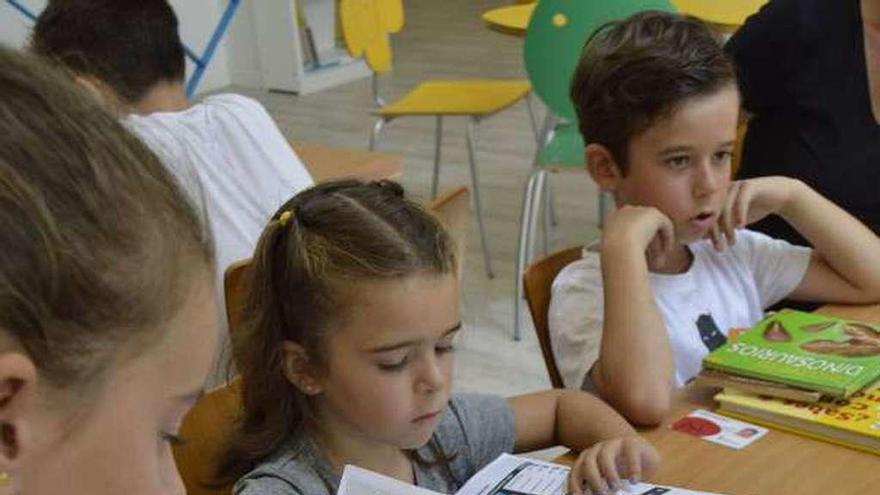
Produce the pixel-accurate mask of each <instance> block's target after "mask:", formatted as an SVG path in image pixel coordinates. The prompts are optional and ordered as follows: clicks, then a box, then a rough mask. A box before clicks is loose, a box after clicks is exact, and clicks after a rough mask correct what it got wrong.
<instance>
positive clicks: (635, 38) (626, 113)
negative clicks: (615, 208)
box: [571, 11, 736, 174]
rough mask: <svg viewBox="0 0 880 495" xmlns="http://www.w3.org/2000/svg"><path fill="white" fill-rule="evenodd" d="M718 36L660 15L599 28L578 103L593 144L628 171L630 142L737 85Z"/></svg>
mask: <svg viewBox="0 0 880 495" xmlns="http://www.w3.org/2000/svg"><path fill="white" fill-rule="evenodd" d="M735 83H736V75H735V72H734V69H733V65H732V63H731V62H730V60H729V59H728V58H727V57H726V56H725V54H724V52H723V51H722V49H721V46H720V44H719V40H718V38H716V36H714V35H713V34H712V33H711V32H710V31H709V30H708V29H707V28H706V26H705V25H704V24H703V23H702V22H700V21H699V20H697V19H696V18H693V17H689V16H683V15H679V14H672V13H666V12H658V11H646V12H640V13H637V14H634V15H632V16H630V17H628V18H626V19H623V20H619V21H613V22H611V23H608V24H606V25H605V26H603V27H601V28H599V29H598V30H597V31H596V32H595V33H594V34H593V35H592V36H591V38H590V39H589V40H588V41H587V43H586V46H585V48H584V52H583V54H582V56H581V59H580V62H579V63H578V66H577V69H576V70H575V74H574V76H573V78H572V82H571V98H572V101H573V102H574V106H575V110H576V111H577V115H578V121H579V126H580V131H581V134H582V135H583V137H584V141H585V143H586V144H587V145H590V144H592V143H597V144H601V145H602V146H604V147H605V148H607V149H608V150H609V151H610V152H611V154H612V156H613V158H614V159H615V161H616V162H617V163H618V165H620V166H621V168H622V170H621V171H622V172H623V173H624V174H626V172H627V168H626V165H627V161H628V149H627V148H628V144H629V142H630V140H631V139H632V138H633V137H634V136H636V135H638V134H640V133H641V132H643V131H645V130H647V129H648V128H649V127H651V126H652V125H653V124H654V123H655V122H656V121H658V120H659V119H661V118H663V117H665V116H668V115H669V114H670V113H672V112H673V111H675V110H676V109H677V107H678V106H679V105H680V104H681V103H683V102H684V101H685V100H687V99H690V98H694V97H699V96H706V95H710V94H713V93H715V92H717V91H719V90H720V89H722V88H725V87H727V86H729V85H732V84H733V85H735Z"/></svg>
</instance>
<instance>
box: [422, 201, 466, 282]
mask: <svg viewBox="0 0 880 495" xmlns="http://www.w3.org/2000/svg"><path fill="white" fill-rule="evenodd" d="M470 198H471V193H470V190H469V189H468V188H467V187H466V186H458V187H455V188H452V189H449V190H447V191H446V192H444V193H442V194H440V195H439V196H437V198H436V199H434V201H431V202H430V203H428V206H427V207H428V210H430V211H431V212H432V213H434V215H436V216H437V218H439V219H440V222H441V223H443V226H444V227H446V230H447V231H448V232H449V235H450V236H452V239H453V241H454V242H455V254H456V258H457V259H458V276H459V280H461V274H462V270H463V269H464V250H465V246H466V245H467V233H468V226H469V225H470Z"/></svg>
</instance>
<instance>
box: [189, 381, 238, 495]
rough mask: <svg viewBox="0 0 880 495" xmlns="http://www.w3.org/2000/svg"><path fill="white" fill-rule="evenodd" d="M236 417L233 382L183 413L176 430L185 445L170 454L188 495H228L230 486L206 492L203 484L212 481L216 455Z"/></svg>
mask: <svg viewBox="0 0 880 495" xmlns="http://www.w3.org/2000/svg"><path fill="white" fill-rule="evenodd" d="M239 414H241V382H239V381H238V380H237V379H236V380H233V381H232V382H230V383H229V384H228V385H224V386H222V387H218V388H215V389H214V390H211V391H210V392H208V393H207V394H205V395H204V396H203V397H202V398H201V399H199V401H198V403H196V405H195V406H194V407H193V408H192V409H191V410H190V411H189V413H187V415H186V417H185V418H184V420H183V424H182V425H181V428H180V436H182V437H183V438H185V439H186V443H185V444H183V445H179V446H176V447H174V448H173V451H174V462H175V463H176V464H177V469H178V470H179V471H180V476H181V478H183V484H184V485H185V486H186V493H187V494H188V495H228V494H231V493H232V485H229V486H225V487H222V488H220V489H210V488H207V487H206V486H205V482H206V481H209V480H211V479H212V477H213V475H214V469H215V466H216V461H217V456H218V455H219V454H220V452H221V451H222V449H223V448H224V447H225V445H226V442H227V440H228V439H229V433H230V432H231V431H232V429H233V425H234V424H235V422H236V419H237V418H238V417H239Z"/></svg>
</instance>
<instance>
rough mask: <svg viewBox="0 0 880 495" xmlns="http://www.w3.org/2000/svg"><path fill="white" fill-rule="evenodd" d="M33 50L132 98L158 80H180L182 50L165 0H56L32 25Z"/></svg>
mask: <svg viewBox="0 0 880 495" xmlns="http://www.w3.org/2000/svg"><path fill="white" fill-rule="evenodd" d="M31 46H32V48H33V50H34V51H35V52H37V53H38V54H40V55H43V56H45V57H47V58H49V59H52V60H55V61H56V62H58V63H60V64H62V65H63V66H65V67H67V68H68V69H70V70H71V71H73V72H74V73H75V74H76V75H78V76H84V77H90V78H93V79H96V80H97V81H99V82H100V83H102V84H105V85H107V86H109V88H110V89H111V90H112V91H113V93H115V95H116V96H117V97H118V98H119V99H121V100H122V101H123V102H125V103H128V104H134V103H136V102H138V101H139V100H141V99H142V98H143V97H144V96H145V95H146V94H147V93H148V92H149V91H150V89H152V88H153V87H154V86H155V85H157V84H159V83H163V82H174V83H177V82H182V81H183V78H184V70H185V63H184V50H183V44H182V43H181V41H180V37H179V35H178V32H177V17H176V16H175V14H174V9H172V8H171V6H170V5H169V4H168V2H167V1H166V0H52V1H50V2H49V4H48V5H47V6H46V8H45V10H43V12H42V13H41V14H40V16H39V18H38V19H37V23H36V25H35V26H34V31H33V35H32V38H31Z"/></svg>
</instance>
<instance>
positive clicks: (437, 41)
mask: <svg viewBox="0 0 880 495" xmlns="http://www.w3.org/2000/svg"><path fill="white" fill-rule="evenodd" d="M404 3H405V5H404V7H405V9H406V25H405V26H404V28H403V30H402V31H401V32H400V33H399V34H397V35H395V36H394V37H393V46H394V68H393V70H392V72H391V73H390V74H386V75H384V76H383V77H382V79H381V87H382V93H383V94H384V95H385V97H386V99H391V98H394V97H395V96H399V95H402V94H403V93H404V92H405V91H406V90H407V89H408V88H411V87H413V86H414V85H415V84H416V83H417V82H419V81H421V80H424V79H427V78H463V77H478V78H522V77H525V69H524V67H523V63H522V54H521V51H522V44H523V40H522V38H519V37H515V36H511V35H506V34H501V33H498V32H495V31H491V30H489V29H487V28H486V27H485V26H484V25H483V23H482V20H481V19H480V13H481V12H483V11H485V10H487V9H489V8H492V7H497V6H501V5H507V4H510V3H511V2H510V0H442V1H438V0H407V1H405V2H404ZM230 89H231V90H233V91H236V92H240V93H243V94H246V95H249V96H252V97H254V98H256V99H258V100H260V101H261V102H262V103H263V104H264V105H265V106H266V107H267V108H268V109H269V112H270V113H271V114H272V115H273V117H274V118H275V119H276V120H277V122H278V125H279V126H280V127H281V129H282V130H283V132H284V133H285V134H286V135H287V136H288V137H289V138H291V139H295V140H299V141H311V142H318V143H326V144H330V145H336V146H344V147H354V148H366V146H367V138H368V135H369V131H370V128H371V126H372V124H373V119H372V117H371V116H370V114H369V111H370V109H371V107H372V100H371V97H370V85H369V81H368V80H363V81H356V82H353V83H350V84H346V85H343V86H338V87H335V88H331V89H328V90H325V91H322V92H319V93H317V94H313V95H308V96H297V95H291V94H283V93H270V92H266V91H260V90H253V89H246V88H230ZM536 108H537V110H538V112H537V113H538V116H539V117H540V116H542V115H543V112H544V109H543V107H542V106H540V105H536ZM464 123H465V121H464V119H451V120H449V121H448V122H445V125H444V131H445V135H444V140H443V148H442V153H443V157H442V162H443V163H442V167H441V189H443V188H445V187H450V186H453V185H457V184H468V183H469V178H468V177H469V176H468V167H467V153H466V148H465V141H464ZM433 125H434V120H433V119H432V118H407V119H402V120H400V121H395V122H393V123H391V125H389V126H388V127H386V129H385V131H384V133H383V136H382V140H381V142H380V145H379V149H380V150H383V151H389V152H394V153H399V154H401V155H402V156H403V157H404V173H403V177H402V179H401V181H402V182H403V183H404V185H405V186H406V188H407V191H408V192H409V193H410V194H412V195H415V196H419V197H422V198H424V197H427V196H428V195H429V194H430V183H431V169H432V166H433V150H434V145H433V136H434V132H433ZM477 132H478V136H477V160H478V162H479V163H478V169H479V175H480V176H479V182H480V189H481V193H482V199H483V208H484V211H485V214H486V220H487V222H486V228H487V231H488V234H489V242H490V245H491V256H492V262H493V263H494V267H495V272H496V276H495V278H494V279H491V280H490V279H488V278H487V277H486V275H485V272H484V270H483V263H482V256H481V251H480V244H479V235H478V232H477V229H476V222H475V221H472V222H471V230H470V234H469V238H468V247H467V252H466V256H465V270H464V274H465V275H464V280H463V287H464V290H463V301H462V315H463V321H464V324H465V332H464V334H463V335H462V338H461V339H460V340H459V345H458V349H457V351H456V352H457V354H456V369H455V373H456V375H455V379H454V380H455V381H454V385H453V388H454V389H455V390H456V391H482V392H493V393H498V394H502V395H505V396H507V395H512V394H517V393H521V392H527V391H532V390H539V389H543V388H548V387H549V385H550V382H549V379H548V378H547V372H546V370H545V368H544V364H543V361H542V358H541V353H540V349H539V347H538V343H537V340H536V338H535V336H534V330H533V328H532V326H531V321H530V319H529V316H528V314H527V311H525V313H524V318H523V321H524V322H525V325H524V327H523V340H522V341H520V342H513V341H512V340H511V335H512V322H513V300H514V274H513V272H514V255H515V252H516V243H517V234H518V228H519V213H520V207H521V201H522V194H523V187H524V183H525V180H526V178H527V176H528V172H529V169H530V167H531V162H532V158H533V155H534V152H535V139H534V136H533V133H532V129H531V126H530V124H529V119H528V113H527V110H526V107H525V105H524V104H519V105H517V106H515V107H513V108H510V109H508V110H506V111H505V112H502V113H500V114H498V115H496V116H493V117H492V118H490V119H487V120H486V121H484V122H482V123H481V124H480V126H479V127H478V130H477ZM551 183H552V187H553V191H554V194H555V198H556V206H557V210H558V215H559V224H558V226H557V227H555V228H554V229H552V230H551V232H550V235H551V250H553V249H560V248H563V247H568V246H572V245H575V244H583V243H584V242H587V241H589V240H591V239H594V238H595V237H596V235H597V226H596V221H595V219H596V213H595V210H596V209H595V205H596V188H595V186H594V185H593V184H592V183H591V182H590V180H589V178H588V177H587V176H586V174H585V173H584V172H578V173H568V174H560V175H555V176H553V178H552V179H551ZM539 252H540V251H539Z"/></svg>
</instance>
